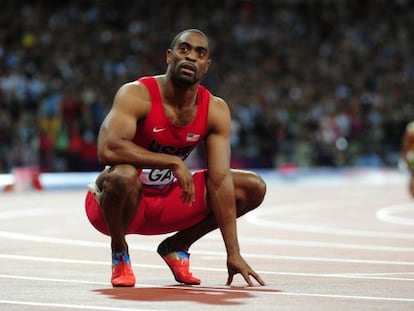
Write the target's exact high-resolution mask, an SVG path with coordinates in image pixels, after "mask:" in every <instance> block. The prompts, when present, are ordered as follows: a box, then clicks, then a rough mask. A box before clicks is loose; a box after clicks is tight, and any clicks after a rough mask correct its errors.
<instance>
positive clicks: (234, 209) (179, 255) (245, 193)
mask: <svg viewBox="0 0 414 311" xmlns="http://www.w3.org/2000/svg"><path fill="white" fill-rule="evenodd" d="M166 63H167V70H166V73H165V74H163V75H158V76H151V77H142V78H140V79H138V80H137V81H134V82H130V83H126V84H125V85H123V86H121V87H120V89H119V90H118V91H117V94H116V95H115V98H114V102H113V105H112V108H111V110H110V112H109V113H108V115H107V116H106V118H105V120H104V121H103V124H102V126H101V129H100V132H99V137H98V158H99V160H100V162H101V163H102V164H103V165H106V168H105V169H104V170H103V171H102V173H101V174H100V175H99V176H98V178H97V180H96V182H95V184H94V185H92V186H91V187H90V190H89V191H88V193H87V195H86V203H85V204H86V213H87V216H88V218H89V220H90V222H91V223H92V224H93V226H95V228H96V229H97V230H99V231H100V232H102V233H104V234H107V235H109V236H110V237H111V249H112V277H111V282H112V285H113V286H115V287H117V286H134V285H135V276H134V272H133V270H132V267H131V260H130V256H129V252H128V244H127V242H126V238H125V236H126V235H127V234H143V235H156V234H165V233H173V232H174V234H173V235H171V236H169V237H168V238H167V239H165V240H164V241H162V242H161V244H160V245H159V246H158V249H157V251H158V253H159V255H160V256H161V257H162V258H163V259H164V261H165V262H166V264H167V265H168V267H169V268H170V269H171V271H172V273H173V275H174V278H175V280H176V281H177V282H180V283H184V284H192V285H195V284H200V282H201V281H200V279H198V278H196V277H195V276H193V275H192V273H191V272H190V263H189V256H190V255H189V253H188V250H189V248H190V246H191V245H192V244H193V243H194V242H195V241H197V240H198V239H200V238H201V237H203V236H204V235H205V234H207V233H208V232H210V231H212V230H215V229H217V228H218V229H220V231H221V235H222V237H223V241H224V245H225V248H226V252H227V269H228V278H227V285H230V284H231V283H232V281H233V277H234V275H235V274H238V273H240V274H241V275H242V276H243V278H244V280H245V281H246V282H247V284H248V285H249V286H253V285H254V282H253V281H252V279H251V278H254V279H255V280H256V281H257V282H258V283H259V284H260V285H264V284H265V283H264V281H263V280H262V279H261V277H260V276H259V275H258V274H257V273H256V272H255V271H254V270H253V269H252V268H251V267H250V266H249V264H248V263H247V262H246V261H245V260H244V258H243V257H242V256H241V253H240V247H239V242H238V238H237V228H236V218H237V217H240V216H242V215H244V214H245V213H247V212H249V211H251V210H253V209H255V208H256V207H258V206H259V205H260V204H261V203H262V201H263V199H264V196H265V192H266V185H265V183H264V182H263V180H262V178H260V177H259V176H258V175H257V174H255V173H253V172H249V171H241V170H232V169H230V121H231V118H230V112H229V108H228V106H227V104H226V102H225V101H224V100H223V99H221V98H219V97H216V96H214V95H212V94H211V93H210V92H209V91H208V90H207V89H206V88H204V87H203V86H202V85H200V81H201V80H202V78H203V77H204V75H205V74H206V73H207V71H208V69H209V66H210V63H211V59H210V45H209V40H208V38H207V36H206V35H205V34H204V33H203V32H201V31H200V30H197V29H188V30H185V31H182V32H180V33H179V34H177V35H176V37H175V38H174V39H173V40H172V42H171V46H170V48H169V49H168V50H167V52H166ZM200 143H203V144H204V148H203V149H202V150H204V152H205V159H206V167H205V168H204V169H202V170H198V171H196V172H193V173H192V172H191V171H190V170H189V168H188V167H187V165H186V163H185V162H184V160H185V159H186V158H187V157H188V155H189V154H190V152H191V151H192V150H193V149H194V148H195V147H196V146H197V145H198V144H200Z"/></svg>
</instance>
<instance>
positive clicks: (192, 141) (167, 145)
mask: <svg viewBox="0 0 414 311" xmlns="http://www.w3.org/2000/svg"><path fill="white" fill-rule="evenodd" d="M138 81H139V82H141V83H142V84H144V85H145V86H146V88H147V89H148V91H149V94H150V96H151V109H150V112H149V113H148V115H147V117H146V118H145V120H144V121H143V122H141V123H139V124H138V125H137V131H136V134H135V137H134V139H133V142H134V143H135V144H137V145H139V146H141V147H143V148H145V149H148V150H150V151H153V152H161V153H167V154H172V155H176V156H178V157H180V158H181V159H183V160H184V159H186V158H187V157H188V155H189V154H190V152H191V151H192V150H193V149H194V148H195V147H196V146H197V144H199V143H200V142H201V141H202V140H203V139H204V137H205V135H206V133H207V117H208V107H209V102H210V92H209V91H208V90H207V89H206V88H205V87H203V86H199V87H198V91H197V102H196V104H197V111H196V114H195V116H194V118H193V120H192V121H191V122H190V123H189V124H188V125H185V126H179V125H175V124H173V123H172V122H171V121H170V120H169V119H168V118H167V116H166V115H165V111H164V107H163V104H162V99H161V94H160V90H159V88H158V84H157V80H156V79H155V78H154V77H143V78H140V79H138ZM144 171H146V172H145V174H141V176H140V177H141V180H142V181H143V183H144V184H147V185H165V184H167V183H169V182H171V181H172V179H173V176H172V174H171V172H169V170H156V169H152V170H143V172H144Z"/></svg>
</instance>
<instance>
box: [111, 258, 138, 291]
mask: <svg viewBox="0 0 414 311" xmlns="http://www.w3.org/2000/svg"><path fill="white" fill-rule="evenodd" d="M111 283H112V286H113V287H134V286H135V276H134V271H132V267H131V260H130V259H129V255H128V252H127V251H123V252H118V253H112V277H111Z"/></svg>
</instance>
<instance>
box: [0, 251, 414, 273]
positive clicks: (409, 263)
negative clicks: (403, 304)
mask: <svg viewBox="0 0 414 311" xmlns="http://www.w3.org/2000/svg"><path fill="white" fill-rule="evenodd" d="M245 257H251V258H261V259H263V258H267V259H271V260H282V261H283V260H286V261H292V260H296V261H315V262H341V263H360V264H367V265H373V264H376V265H394V266H414V262H412V261H384V260H367V259H342V258H323V257H310V256H263V255H257V256H253V255H250V256H248V255H246V256H245ZM223 258H225V256H224V254H223ZM0 259H12V260H23V261H42V262H54V263H68V264H73V263H76V264H90V265H109V260H108V261H107V262H106V261H93V260H83V259H64V258H52V257H39V256H23V255H10V254H0ZM133 266H139V267H147V268H161V267H162V269H164V268H165V266H164V265H148V264H133ZM192 268H193V269H194V270H196V269H198V270H211V271H227V270H225V269H219V268H207V267H198V268H197V267H192ZM262 272H264V271H262ZM264 273H269V272H264Z"/></svg>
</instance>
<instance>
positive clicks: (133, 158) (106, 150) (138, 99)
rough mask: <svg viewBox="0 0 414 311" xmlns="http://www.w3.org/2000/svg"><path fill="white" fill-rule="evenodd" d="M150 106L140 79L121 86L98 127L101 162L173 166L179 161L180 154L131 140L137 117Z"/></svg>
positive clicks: (145, 112)
mask: <svg viewBox="0 0 414 311" xmlns="http://www.w3.org/2000/svg"><path fill="white" fill-rule="evenodd" d="M150 108H151V99H150V96H149V94H148V91H147V90H146V88H145V86H143V85H142V84H141V83H138V82H131V83H127V84H125V85H123V86H122V87H121V88H120V89H119V90H118V92H117V93H116V95H115V98H114V102H113V105H112V108H111V110H110V111H109V113H108V115H107V116H106V117H105V119H104V121H103V123H102V125H101V128H100V131H99V136H98V159H99V161H100V162H101V163H102V164H104V165H116V164H131V165H134V166H136V167H156V168H170V169H172V168H175V166H177V165H180V164H177V163H179V162H180V161H181V160H180V159H177V157H174V156H171V155H167V154H162V153H154V152H151V151H149V150H146V149H145V148H142V147H140V146H137V145H136V144H134V143H133V142H132V140H133V138H134V136H135V132H136V130H137V122H138V120H140V119H142V118H145V116H146V115H147V114H148V112H149V110H150Z"/></svg>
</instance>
